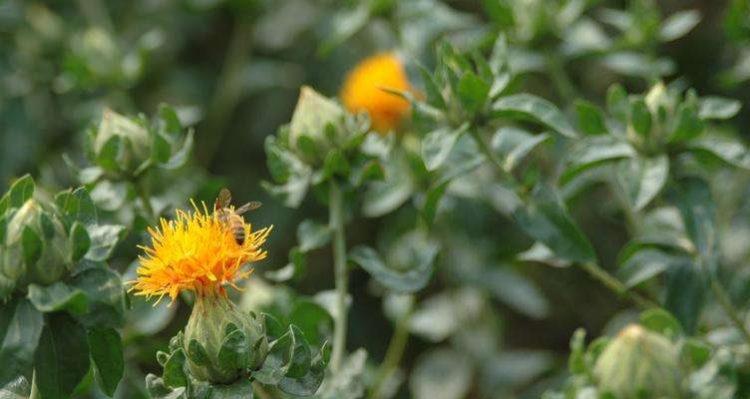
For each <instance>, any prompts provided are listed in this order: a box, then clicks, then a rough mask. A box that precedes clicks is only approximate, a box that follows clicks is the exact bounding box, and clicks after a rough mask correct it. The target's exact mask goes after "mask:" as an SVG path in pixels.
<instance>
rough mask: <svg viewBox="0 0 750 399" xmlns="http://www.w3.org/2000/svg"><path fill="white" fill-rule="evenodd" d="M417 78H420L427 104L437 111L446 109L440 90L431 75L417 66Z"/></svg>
mask: <svg viewBox="0 0 750 399" xmlns="http://www.w3.org/2000/svg"><path fill="white" fill-rule="evenodd" d="M417 70H418V71H419V76H421V77H422V84H423V85H424V89H425V93H426V94H427V103H428V104H430V105H432V106H433V107H435V108H438V109H443V110H444V109H446V105H445V100H444V99H443V95H442V93H441V92H440V89H439V88H438V86H437V83H435V80H434V79H433V78H432V74H430V72H429V71H428V70H427V69H425V67H424V66H422V65H418V67H417Z"/></svg>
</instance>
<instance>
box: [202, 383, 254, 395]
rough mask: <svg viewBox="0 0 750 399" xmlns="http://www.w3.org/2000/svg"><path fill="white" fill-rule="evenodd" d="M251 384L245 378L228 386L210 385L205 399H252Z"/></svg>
mask: <svg viewBox="0 0 750 399" xmlns="http://www.w3.org/2000/svg"><path fill="white" fill-rule="evenodd" d="M253 397H254V395H253V382H252V381H250V380H249V379H247V378H241V379H240V380H239V381H237V382H234V383H232V384H230V385H222V384H211V386H210V393H209V396H208V397H207V398H206V399H253Z"/></svg>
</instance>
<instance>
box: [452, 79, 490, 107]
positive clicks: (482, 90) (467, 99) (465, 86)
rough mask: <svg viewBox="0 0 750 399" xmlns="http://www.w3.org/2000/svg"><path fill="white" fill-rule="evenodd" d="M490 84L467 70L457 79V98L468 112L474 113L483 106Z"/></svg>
mask: <svg viewBox="0 0 750 399" xmlns="http://www.w3.org/2000/svg"><path fill="white" fill-rule="evenodd" d="M489 92H490V86H489V85H488V84H487V83H486V82H485V81H484V80H482V78H480V77H479V76H477V75H476V74H475V73H474V72H467V73H465V74H464V75H463V76H461V79H460V80H459V81H458V98H459V99H460V100H461V105H463V107H464V109H466V110H467V111H468V112H469V114H475V113H477V112H478V111H480V110H481V109H482V107H484V104H485V103H486V102H487V95H488V94H489Z"/></svg>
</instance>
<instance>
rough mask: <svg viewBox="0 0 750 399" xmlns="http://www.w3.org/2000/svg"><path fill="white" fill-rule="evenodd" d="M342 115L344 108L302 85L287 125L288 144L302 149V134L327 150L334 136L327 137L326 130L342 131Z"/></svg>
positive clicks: (313, 143) (296, 148)
mask: <svg viewBox="0 0 750 399" xmlns="http://www.w3.org/2000/svg"><path fill="white" fill-rule="evenodd" d="M344 115H345V113H344V110H343V108H341V106H340V105H339V104H338V103H336V102H335V101H333V100H331V99H329V98H327V97H324V96H323V95H321V94H320V93H318V92H316V91H315V90H313V89H312V88H310V87H308V86H303V87H302V89H301V90H300V94H299V100H297V106H296V107H295V108H294V115H292V121H291V123H290V125H289V146H290V147H291V148H293V149H295V150H298V151H300V150H301V151H304V150H305V149H304V148H301V147H302V146H304V144H300V143H301V140H303V138H302V137H303V136H304V137H305V139H310V140H311V143H310V144H312V145H314V146H315V147H317V148H318V149H319V150H323V152H324V153H325V152H327V150H328V149H330V147H331V145H332V144H333V143H332V140H331V139H335V138H336V137H335V136H334V137H328V136H327V134H326V130H328V129H333V130H334V131H333V132H332V133H334V134H337V133H340V132H341V131H343V127H344ZM324 156H325V154H323V157H324Z"/></svg>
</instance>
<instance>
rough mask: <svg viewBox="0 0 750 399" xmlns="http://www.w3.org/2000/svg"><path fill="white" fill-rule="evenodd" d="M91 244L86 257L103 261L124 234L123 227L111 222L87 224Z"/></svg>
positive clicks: (107, 257)
mask: <svg viewBox="0 0 750 399" xmlns="http://www.w3.org/2000/svg"><path fill="white" fill-rule="evenodd" d="M88 234H89V237H90V238H91V246H90V248H89V250H88V252H87V253H86V258H87V259H90V260H93V261H105V260H107V259H109V256H110V255H111V254H112V251H114V249H115V246H116V245H117V243H118V242H119V241H120V240H121V239H122V237H123V236H124V235H125V227H124V226H120V225H113V224H92V225H89V226H88Z"/></svg>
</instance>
